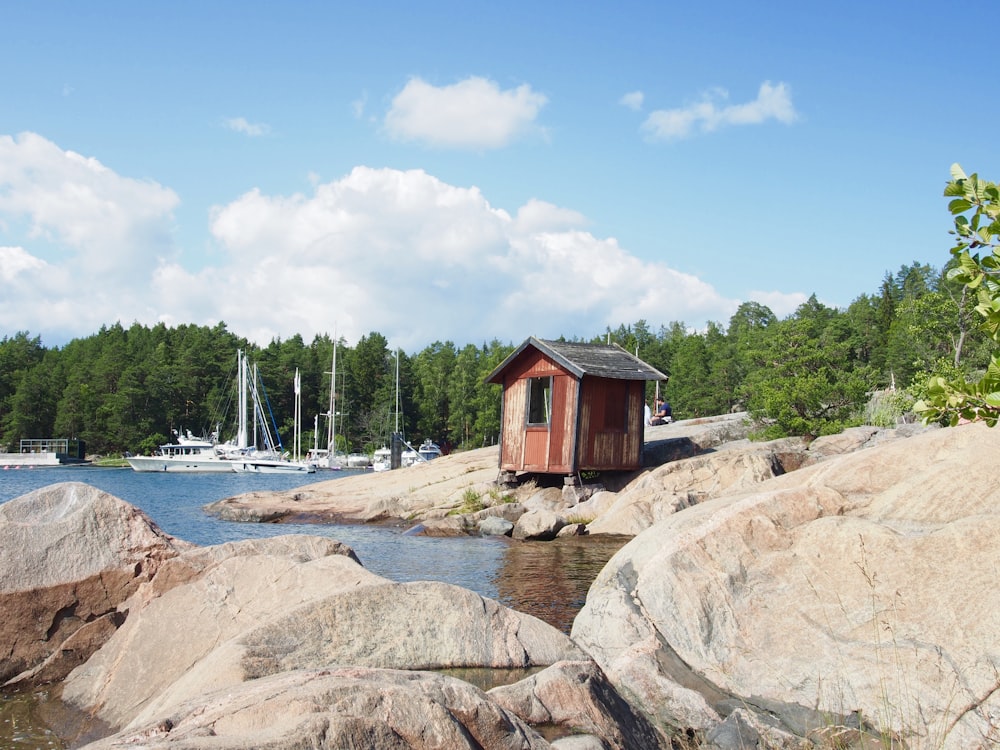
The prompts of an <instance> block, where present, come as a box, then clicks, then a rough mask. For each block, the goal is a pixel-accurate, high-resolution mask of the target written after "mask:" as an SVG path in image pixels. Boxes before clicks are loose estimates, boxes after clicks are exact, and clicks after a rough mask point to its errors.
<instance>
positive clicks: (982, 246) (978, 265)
mask: <svg viewBox="0 0 1000 750" xmlns="http://www.w3.org/2000/svg"><path fill="white" fill-rule="evenodd" d="M944 195H945V197H950V198H951V199H952V200H951V201H949V203H948V210H949V211H950V212H951V214H952V216H954V217H955V220H954V221H955V228H954V230H952V231H951V232H949V233H950V234H953V235H955V237H956V243H955V246H954V247H952V248H951V254H952V257H953V258H954V260H955V265H954V267H953V268H952V269H951V270H950V271H948V278H949V279H952V280H954V281H956V282H958V283H960V284H962V285H964V287H965V288H966V290H968V291H969V292H970V293H972V294H974V295H975V300H976V305H975V308H974V309H975V311H976V313H978V314H979V316H980V317H981V318H982V321H981V322H980V324H979V327H980V328H982V329H983V331H985V332H986V334H987V335H988V336H989V337H990V339H991V340H992V341H993V342H994V343H995V344H1000V188H998V186H997V185H996V183H993V182H989V181H986V180H981V179H979V177H978V175H976V174H972V175H966V174H965V172H964V171H963V170H962V168H961V167H960V166H959V165H958V164H953V165H952V167H951V181H949V182H948V184H947V185H946V186H945V189H944ZM914 410H915V411H916V412H917V413H918V414H920V415H921V418H922V419H923V421H924V422H925V423H927V422H938V421H946V422H947V423H948V424H950V425H956V424H958V423H959V421H961V420H963V419H964V420H970V421H973V420H977V419H980V420H983V421H985V422H986V423H987V424H988V425H990V426H991V427H993V426H995V425H996V423H997V421H998V419H1000V352H998V351H994V352H993V354H992V356H991V357H990V364H989V366H988V367H987V368H986V372H985V373H984V374H983V376H982V377H981V378H980V379H979V380H978V381H976V382H969V381H967V380H965V379H959V378H946V377H942V376H940V375H936V376H933V377H931V378H930V380H929V381H928V383H927V386H926V394H925V396H924V398H923V399H922V400H920V401H918V402H917V403H916V404H915V405H914Z"/></svg>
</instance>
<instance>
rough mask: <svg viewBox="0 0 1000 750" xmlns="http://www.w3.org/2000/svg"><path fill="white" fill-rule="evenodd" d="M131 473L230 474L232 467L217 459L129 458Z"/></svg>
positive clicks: (227, 462) (186, 457)
mask: <svg viewBox="0 0 1000 750" xmlns="http://www.w3.org/2000/svg"><path fill="white" fill-rule="evenodd" d="M125 460H126V461H128V465H129V466H131V467H132V470H133V471H143V472H164V471H166V472H168V473H169V472H177V473H182V472H183V473H187V474H195V473H203V474H218V473H222V474H224V473H227V472H228V473H232V471H233V467H232V465H231V464H230V462H229V461H225V460H222V459H218V458H199V457H197V456H182V457H173V456H131V457H129V458H127V459H125Z"/></svg>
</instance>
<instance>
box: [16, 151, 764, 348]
mask: <svg viewBox="0 0 1000 750" xmlns="http://www.w3.org/2000/svg"><path fill="white" fill-rule="evenodd" d="M0 175H3V177H2V178H0V232H2V233H0V241H2V242H3V244H4V246H3V247H2V248H0V330H25V329H26V330H29V331H30V332H32V333H35V334H40V335H42V336H43V339H44V340H45V341H46V343H50V344H51V343H60V342H63V341H66V340H68V339H69V338H71V337H73V336H86V335H90V334H92V333H94V332H96V331H97V330H98V329H99V328H100V326H101V325H103V324H109V323H113V322H115V321H121V322H122V323H123V324H126V325H128V324H130V323H131V322H132V321H135V320H137V321H139V322H141V323H145V324H147V325H152V324H154V323H156V322H160V321H162V322H165V323H167V324H168V325H177V324H181V323H194V324H198V325H213V324H215V323H217V322H218V321H220V320H224V321H225V322H226V324H227V325H228V327H229V329H230V330H232V331H234V332H236V333H238V334H240V335H243V336H247V337H249V338H251V339H252V340H255V341H257V342H259V343H261V344H266V343H267V342H269V341H270V340H271V339H272V338H274V337H280V338H283V339H284V338H288V337H289V336H291V335H293V334H296V333H298V334H301V335H302V336H303V337H304V338H305V339H306V340H309V339H311V338H312V337H313V336H314V335H316V334H322V333H332V332H333V331H334V328H335V327H336V329H337V330H338V332H339V333H340V334H341V335H343V336H345V337H346V339H347V340H348V341H350V342H355V341H357V340H358V339H359V338H360V337H361V336H362V335H365V334H367V333H370V332H372V331H379V332H380V333H382V334H384V335H385V336H386V337H387V338H388V339H389V341H390V342H391V343H392V344H393V345H398V346H401V347H403V348H404V349H405V350H407V351H411V352H415V351H418V350H419V349H421V348H423V347H424V346H426V345H427V344H428V343H430V342H432V341H434V340H442V341H444V340H449V339H450V340H452V341H454V342H456V343H457V344H459V345H464V344H465V343H480V342H482V341H488V340H491V339H493V338H499V339H500V340H501V341H510V342H513V343H518V342H520V341H522V340H523V339H524V338H525V337H527V336H528V335H538V336H550V337H554V336H558V335H561V334H564V335H567V336H591V335H594V334H595V333H599V332H600V331H602V330H604V328H605V327H606V326H608V325H611V326H617V325H618V324H620V323H632V322H635V321H636V320H639V319H646V320H647V321H650V322H651V323H653V324H654V325H655V324H658V323H660V322H664V323H665V322H668V321H673V320H683V321H686V322H689V323H692V324H695V325H698V324H703V322H704V321H705V320H727V319H728V318H729V316H730V315H731V314H732V312H733V311H734V310H735V309H736V307H737V305H738V301H736V300H731V299H727V298H725V297H722V296H721V295H719V294H718V293H717V292H716V291H715V290H714V289H713V288H712V287H711V286H710V285H709V284H707V283H705V282H704V281H701V280H700V279H698V278H696V277H694V276H690V275H687V274H683V273H680V272H678V271H676V270H674V269H671V268H670V267H669V266H668V265H666V264H665V263H661V262H647V261H643V260H641V259H639V258H637V257H635V256H634V255H633V254H631V253H630V252H629V251H628V250H627V249H626V248H623V247H621V246H620V245H619V244H618V242H617V241H616V240H615V239H614V238H607V237H603V238H602V237H597V236H595V235H593V234H592V233H590V232H589V231H587V230H586V228H585V227H586V226H587V223H588V222H587V219H586V217H585V216H583V215H581V214H580V213H579V212H577V211H573V210H572V209H568V208H564V207H560V206H556V205H553V204H551V203H547V202H545V201H542V200H537V199H535V200H531V201H528V202H527V203H526V204H525V205H523V206H521V207H519V208H518V209H517V210H516V211H514V212H513V215H512V214H511V213H508V212H507V211H505V210H502V209H499V208H496V207H494V206H492V205H490V203H489V201H488V200H487V198H486V196H484V195H483V194H482V192H481V191H480V190H479V189H478V188H475V187H458V186H455V185H450V184H448V183H445V182H443V181H441V180H439V179H437V178H435V177H434V176H432V175H430V174H427V173H426V172H424V171H421V170H410V171H400V170H395V169H372V168H369V167H356V168H355V169H354V170H353V171H351V172H350V174H347V175H346V176H344V177H342V178H341V179H338V180H334V181H330V182H323V183H319V184H317V185H316V186H315V188H314V189H312V190H310V191H309V193H308V194H305V193H303V194H292V195H271V194H268V193H266V192H264V191H262V190H260V189H254V190H250V191H248V192H247V193H245V194H244V195H242V196H240V197H239V198H237V199H236V200H234V201H232V202H230V203H227V204H225V205H221V206H217V207H216V208H215V209H213V211H212V213H211V215H210V216H209V217H207V220H208V226H207V230H208V232H209V233H210V235H211V240H212V241H213V242H214V243H215V244H216V246H217V250H218V252H216V253H213V254H212V256H211V257H212V258H213V261H212V262H210V263H209V264H208V265H203V266H200V267H199V268H198V269H197V270H194V269H192V268H186V267H184V266H183V265H181V263H180V262H179V258H180V257H181V256H180V254H179V253H176V252H174V248H172V247H171V246H169V243H167V242H166V241H165V240H161V241H159V242H158V241H156V240H158V239H159V238H161V236H168V237H169V230H170V229H171V228H172V217H171V209H172V208H173V206H174V205H175V204H176V203H177V198H176V196H175V195H174V194H173V193H172V192H171V191H169V190H167V189H166V188H163V187H160V186H158V185H155V184H153V183H149V182H141V181H136V180H131V179H129V178H125V177H122V176H120V175H117V174H116V173H115V172H113V171H112V170H109V169H107V168H106V167H104V166H102V165H101V164H100V163H99V162H97V161H96V160H93V159H85V158H83V157H80V156H77V155H75V154H72V153H70V152H66V151H62V150H60V149H59V148H58V147H56V146H55V145H54V144H52V143H51V142H49V141H47V140H45V139H44V138H41V137H40V136H34V135H30V134H26V135H23V136H19V138H18V140H16V141H15V140H13V139H10V138H6V139H3V138H0ZM64 185H65V186H66V187H64ZM64 191H68V192H69V193H70V194H72V195H75V196H78V197H79V198H80V199H81V200H83V201H84V205H85V206H86V208H87V210H82V209H79V208H76V207H73V206H71V205H69V203H68V202H67V201H66V199H65V198H64V194H63V193H64ZM90 211H93V212H98V213H99V214H100V218H101V219H103V220H97V219H91V218H90V217H89V216H87V214H88V212H90ZM24 218H27V219H28V221H22V219H24ZM22 225H25V226H24V227H23V230H22ZM4 227H7V228H6V229H5V228H4ZM17 232H20V233H21V234H23V237H18V238H17V239H16V240H14V241H10V240H9V239H8V235H13V234H15V233H17ZM149 238H152V239H151V240H150V239H149ZM147 240H148V241H147ZM105 251H106V252H108V253H110V255H111V257H113V258H115V259H116V262H118V263H119V264H120V265H119V266H118V267H117V268H116V269H115V270H113V271H112V270H109V269H108V265H107V264H104V265H103V266H100V267H97V265H99V264H98V260H99V258H100V253H101V252H105ZM134 258H138V259H139V260H138V261H134ZM95 264H97V265H95ZM123 269H124V270H123ZM650 279H657V284H656V286H655V288H654V287H652V286H651V284H650V283H649V280H650ZM771 300H772V298H770V297H764V298H762V301H763V302H764V303H765V304H771ZM772 309H775V307H772ZM779 309H780V308H779ZM779 309H775V312H776V313H778V312H779Z"/></svg>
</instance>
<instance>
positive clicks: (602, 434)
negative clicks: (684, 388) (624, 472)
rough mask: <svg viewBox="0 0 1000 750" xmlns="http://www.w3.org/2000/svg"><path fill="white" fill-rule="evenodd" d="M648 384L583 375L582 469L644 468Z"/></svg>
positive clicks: (580, 467) (580, 431)
mask: <svg viewBox="0 0 1000 750" xmlns="http://www.w3.org/2000/svg"><path fill="white" fill-rule="evenodd" d="M645 386H646V384H645V382H644V381H641V380H612V379H608V378H593V377H588V376H584V378H583V380H582V382H581V386H580V387H581V393H580V416H579V419H580V425H579V449H578V456H579V465H578V467H577V469H578V470H579V471H587V470H590V471H611V470H619V469H639V468H641V467H642V449H643V442H644V440H645V437H644V430H645V427H644V425H643V414H644V405H645V392H646V388H645Z"/></svg>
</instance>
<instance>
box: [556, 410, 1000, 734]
mask: <svg viewBox="0 0 1000 750" xmlns="http://www.w3.org/2000/svg"><path fill="white" fill-rule="evenodd" d="M998 452H1000V431H997V430H991V429H989V428H987V427H985V426H984V425H982V424H975V425H966V426H962V427H958V428H954V429H949V430H938V431H931V432H925V433H923V434H920V435H917V436H915V437H911V438H909V439H906V440H896V441H894V442H889V443H883V444H878V445H875V446H873V447H871V448H868V449H866V450H862V451H857V452H854V453H850V454H848V455H840V456H833V457H829V458H827V459H826V460H824V461H822V462H821V463H817V464H815V465H813V466H809V467H806V468H803V469H800V470H798V471H796V472H793V473H790V474H785V475H782V476H779V477H777V478H774V479H771V480H769V481H766V482H764V483H763V484H761V485H760V486H758V487H756V488H754V489H752V490H746V489H744V490H742V491H740V492H738V493H735V494H731V495H727V496H724V497H720V498H716V499H713V500H710V501H707V502H705V503H701V504H697V505H694V506H693V507H689V508H687V509H685V510H683V511H682V512H679V513H675V514H673V515H670V516H668V517H667V518H665V519H664V520H662V521H661V522H660V523H658V524H656V525H655V526H653V527H651V528H649V529H648V530H646V531H645V532H643V533H642V534H640V535H639V536H637V537H636V538H635V539H634V540H632V541H631V542H630V543H629V544H628V545H626V546H625V547H624V548H623V549H622V550H621V551H619V553H618V554H617V555H616V556H615V557H614V558H613V559H612V560H611V561H610V562H609V564H608V565H607V567H606V568H605V569H604V570H603V571H602V573H601V574H600V575H599V577H598V579H597V580H596V581H595V582H594V584H593V586H592V587H591V590H590V594H589V596H588V600H587V604H586V605H585V607H584V608H583V610H582V611H581V613H580V615H579V616H578V617H577V619H576V621H575V623H574V626H573V631H572V635H573V638H574V640H576V641H577V642H578V643H579V644H580V645H582V646H583V647H584V648H585V649H586V650H587V651H588V652H589V653H590V654H591V655H592V656H593V657H594V658H595V659H596V660H597V662H598V663H599V664H600V665H601V666H602V668H603V669H604V671H605V672H606V673H607V675H608V676H609V678H610V679H611V680H612V682H613V683H614V684H615V685H616V686H617V687H618V689H619V690H620V691H622V692H623V694H624V695H626V697H630V698H631V699H633V700H634V701H635V702H636V703H637V704H638V705H639V706H640V707H641V708H642V709H643V710H644V711H645V712H646V714H647V715H648V716H650V717H651V718H652V719H653V720H654V722H655V723H657V724H658V725H660V726H661V727H669V726H673V727H687V728H692V729H695V730H702V731H706V730H707V731H710V732H711V731H713V730H715V728H716V727H718V726H719V724H720V722H721V721H722V720H723V718H725V717H727V716H732V715H733V713H734V712H735V711H736V710H737V709H744V710H747V711H752V712H755V713H756V714H757V716H758V717H759V718H761V719H766V720H767V724H768V726H774V724H775V720H777V726H776V727H775V729H776V730H780V731H786V732H787V731H791V732H794V733H795V734H796V735H798V736H800V737H801V736H807V735H809V734H810V733H812V732H820V731H823V730H828V729H829V728H830V727H831V726H833V725H836V724H838V723H840V724H843V725H845V726H857V727H859V728H860V730H861V731H862V732H864V731H868V732H869V733H872V734H875V735H876V736H878V737H880V738H884V739H892V740H893V741H896V740H898V738H900V737H901V738H902V739H903V740H905V741H906V742H908V743H909V744H910V746H934V747H941V748H978V747H993V746H996V743H997V742H1000V732H998V729H997V727H998V726H1000V691H998V690H997V684H998V678H997V674H998V669H1000V636H998V633H1000V602H998V601H997V599H996V597H993V596H989V595H988V594H987V592H989V591H992V590H993V589H994V588H995V585H996V571H997V570H998V569H1000V546H998V545H997V543H996V540H997V539H998V538H1000V511H998V508H1000V475H998V470H997V468H996V467H997V462H996V456H997V455H998ZM743 723H744V724H745V723H746V722H743ZM716 733H717V732H716Z"/></svg>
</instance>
